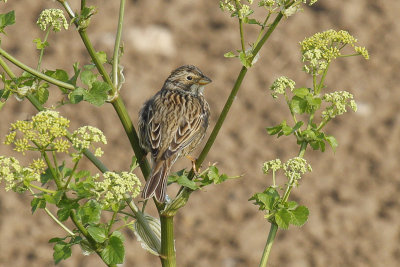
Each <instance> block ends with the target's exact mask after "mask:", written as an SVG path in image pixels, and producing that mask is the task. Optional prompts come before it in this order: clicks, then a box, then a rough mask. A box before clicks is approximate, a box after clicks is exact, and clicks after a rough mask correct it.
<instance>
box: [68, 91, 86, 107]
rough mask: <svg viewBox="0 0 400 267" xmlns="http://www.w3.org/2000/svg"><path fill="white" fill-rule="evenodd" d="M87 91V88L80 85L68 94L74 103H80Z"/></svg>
mask: <svg viewBox="0 0 400 267" xmlns="http://www.w3.org/2000/svg"><path fill="white" fill-rule="evenodd" d="M86 92H87V91H86V90H85V89H83V88H81V87H78V88H76V89H75V90H74V91H72V92H71V93H69V94H68V99H69V100H70V101H71V103H72V104H78V103H79V102H81V101H82V100H83V98H84V95H85V94H86Z"/></svg>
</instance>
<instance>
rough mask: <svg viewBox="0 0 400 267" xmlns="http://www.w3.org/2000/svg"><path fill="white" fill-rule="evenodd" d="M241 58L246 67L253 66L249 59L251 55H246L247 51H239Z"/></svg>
mask: <svg viewBox="0 0 400 267" xmlns="http://www.w3.org/2000/svg"><path fill="white" fill-rule="evenodd" d="M239 59H240V62H242V65H243V66H245V67H246V68H250V67H251V62H250V59H249V55H246V53H245V52H243V51H241V52H240V53H239Z"/></svg>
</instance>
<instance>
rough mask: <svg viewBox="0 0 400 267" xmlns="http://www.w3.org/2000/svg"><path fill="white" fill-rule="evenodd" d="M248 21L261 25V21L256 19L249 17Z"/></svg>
mask: <svg viewBox="0 0 400 267" xmlns="http://www.w3.org/2000/svg"><path fill="white" fill-rule="evenodd" d="M247 23H248V24H257V25H261V23H260V22H258V21H257V20H256V19H248V21H247Z"/></svg>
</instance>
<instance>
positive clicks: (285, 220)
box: [275, 209, 292, 230]
mask: <svg viewBox="0 0 400 267" xmlns="http://www.w3.org/2000/svg"><path fill="white" fill-rule="evenodd" d="M291 219H292V215H291V214H290V213H289V211H288V210H287V209H280V210H278V212H277V213H276V214H275V222H276V224H277V225H278V226H279V227H280V228H282V229H283V230H286V229H288V227H289V223H290V222H291Z"/></svg>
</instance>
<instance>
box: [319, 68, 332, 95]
mask: <svg viewBox="0 0 400 267" xmlns="http://www.w3.org/2000/svg"><path fill="white" fill-rule="evenodd" d="M329 64H331V62H328V65H327V66H326V69H325V70H324V73H323V74H322V77H321V81H320V82H319V84H318V88H317V94H319V93H320V92H321V89H322V86H324V81H325V77H326V74H327V73H328V69H329Z"/></svg>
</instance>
